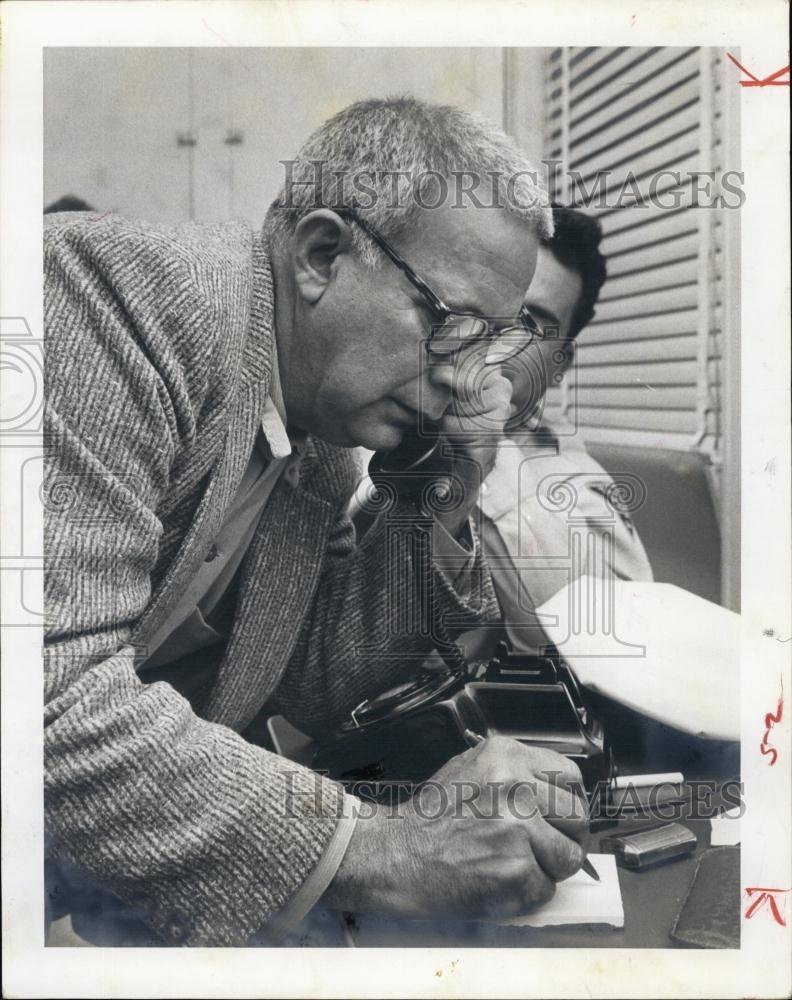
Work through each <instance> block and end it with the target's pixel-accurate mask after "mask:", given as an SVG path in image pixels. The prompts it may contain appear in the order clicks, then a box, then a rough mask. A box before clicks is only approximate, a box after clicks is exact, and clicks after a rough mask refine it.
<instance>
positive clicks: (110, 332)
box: [44, 214, 496, 946]
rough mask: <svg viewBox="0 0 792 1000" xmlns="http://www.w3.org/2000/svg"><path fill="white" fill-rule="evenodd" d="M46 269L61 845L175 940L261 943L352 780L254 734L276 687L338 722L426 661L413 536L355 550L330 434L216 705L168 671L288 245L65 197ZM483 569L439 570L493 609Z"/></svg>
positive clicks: (48, 665) (249, 401) (247, 580)
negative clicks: (419, 630)
mask: <svg viewBox="0 0 792 1000" xmlns="http://www.w3.org/2000/svg"><path fill="white" fill-rule="evenodd" d="M44 266H45V335H46V342H45V344H46V346H45V356H46V365H45V379H46V425H45V427H46V430H45V450H46V465H45V488H44V507H45V553H46V570H47V571H46V580H45V601H46V614H47V624H46V628H45V644H44V670H45V768H46V776H45V803H46V822H47V832H48V838H49V841H50V843H51V844H52V845H53V856H54V857H55V858H57V859H59V860H60V861H61V862H62V863H66V864H68V865H72V866H76V868H77V869H78V870H81V871H83V872H85V873H86V874H87V875H88V876H90V877H91V878H92V879H94V880H96V882H98V884H99V885H101V886H102V887H103V889H105V890H107V891H109V892H110V893H112V894H113V895H114V896H116V897H118V898H119V899H120V900H122V901H123V902H124V904H126V905H129V906H134V907H135V908H136V909H135V912H137V913H143V914H144V915H145V921H146V923H147V924H148V926H150V927H151V928H152V929H153V931H154V932H155V933H156V934H158V935H161V936H162V937H163V938H164V939H168V938H169V937H170V939H171V940H172V939H173V938H174V935H173V934H172V933H171V932H172V931H173V929H174V928H177V929H178V931H179V933H178V939H179V941H180V942H181V943H184V944H190V945H203V946H207V945H239V944H243V943H245V942H246V941H248V940H249V939H250V937H251V936H252V935H253V934H254V933H255V932H256V931H258V930H259V929H260V928H261V927H262V926H263V925H265V924H266V922H267V921H268V920H269V919H270V918H271V917H272V916H273V915H274V914H276V913H277V912H278V911H279V910H280V909H281V908H282V907H283V906H284V905H285V904H286V902H287V901H288V900H289V898H290V897H291V896H292V894H293V893H294V892H295V891H296V890H297V889H298V887H299V886H300V885H301V883H302V882H303V881H304V880H305V879H306V878H307V876H308V874H309V873H310V871H311V869H312V868H313V866H314V865H315V864H316V862H317V859H318V858H319V856H320V855H321V853H322V851H323V850H324V848H325V846H326V845H327V843H328V842H329V840H330V837H331V836H332V833H333V830H334V828H335V825H336V822H337V816H338V786H336V785H335V784H334V783H333V782H330V781H328V780H326V779H322V778H318V777H317V776H316V775H314V774H312V773H311V772H310V771H308V770H306V769H304V768H300V767H298V766H297V765H294V764H292V763H290V762H289V761H286V760H284V759H283V758H279V757H277V756H275V755H273V754H271V753H268V752H267V751H265V750H263V749H261V748H260V747H258V746H256V745H254V744H253V743H251V742H248V741H246V740H245V739H244V738H243V737H242V736H241V735H240V733H241V732H242V731H243V730H245V728H246V727H247V726H248V724H249V723H250V722H251V720H253V719H254V717H255V716H256V715H257V713H259V712H260V710H261V709H262V706H264V705H265V704H266V705H267V706H268V708H269V707H272V708H274V709H276V710H279V711H282V712H283V713H284V714H286V715H287V717H289V718H291V719H292V721H294V723H295V724H297V725H298V726H300V727H302V728H304V729H306V730H308V731H310V732H318V731H321V730H322V728H324V727H326V726H329V725H331V724H333V723H334V722H336V721H337V720H338V719H339V718H341V717H342V715H343V714H344V713H345V712H347V711H348V710H349V709H350V708H351V707H353V706H354V705H355V704H357V703H359V702H360V701H361V700H363V699H364V698H366V697H370V696H371V695H372V694H374V693H376V692H377V691H379V690H382V689H383V688H384V687H386V686H388V685H389V684H391V683H393V682H394V681H395V680H397V679H399V678H401V677H402V676H404V673H405V671H406V670H409V669H411V668H414V666H415V662H416V658H418V659H420V657H421V656H422V655H423V654H424V653H425V652H426V650H427V647H428V644H429V640H428V639H425V638H420V637H415V636H412V637H405V636H403V635H399V630H398V629H397V628H394V627H393V622H394V621H405V620H408V619H409V618H410V616H411V615H412V617H413V618H414V617H415V614H414V612H415V610H416V607H417V601H418V598H417V596H416V594H415V587H414V586H413V578H414V567H413V565H412V561H411V557H410V553H409V547H407V546H401V547H399V546H397V547H396V548H394V547H393V545H392V538H390V535H389V530H388V528H387V525H385V524H384V521H385V520H386V519H385V518H380V519H379V521H378V523H377V524H376V525H375V527H374V528H373V529H372V530H371V531H369V532H368V533H367V535H366V536H365V539H364V541H363V542H361V543H360V544H356V541H355V534H354V529H353V527H352V525H351V524H350V522H349V520H348V519H347V517H346V516H345V514H344V510H345V508H346V505H347V502H348V500H349V497H350V496H351V492H352V490H353V488H354V485H355V479H356V470H355V467H354V464H353V462H352V460H351V455H350V453H349V452H346V451H344V450H343V449H338V448H334V447H332V446H330V445H327V444H325V443H322V442H319V441H313V440H312V441H310V442H309V454H308V457H307V460H306V462H305V463H304V465H303V471H302V474H301V479H300V482H299V484H298V485H297V486H296V487H294V486H292V485H290V484H288V483H286V482H284V481H282V482H280V483H279V485H278V486H277V487H276V489H275V491H274V493H273V495H272V497H271V499H270V502H269V503H268V505H267V507H266V509H265V512H264V515H263V517H262V519H261V522H260V525H259V527H258V530H257V533H256V536H255V538H254V540H253V542H252V544H251V547H250V550H249V552H248V554H247V556H246V559H245V562H244V563H243V566H242V569H241V572H240V574H239V584H238V596H237V599H236V606H235V610H234V612H233V618H232V619H231V625H230V633H229V638H228V640H227V642H226V643H225V644H224V645H222V646H221V647H220V649H219V652H218V654H217V662H216V665H215V669H214V670H213V673H212V678H213V682H212V686H211V690H210V693H209V695H208V697H207V698H206V699H205V701H204V702H203V703H202V705H201V707H200V708H199V709H198V711H196V710H194V708H193V707H192V706H191V704H190V702H189V701H188V700H187V699H186V698H185V697H184V695H183V694H181V693H180V691H179V690H178V689H177V688H178V685H176V686H174V685H172V684H169V683H164V682H157V683H145V674H139V671H138V669H137V667H138V665H139V664H140V662H141V660H142V659H143V658H145V650H146V641H147V637H149V636H152V635H153V634H154V633H155V632H156V630H157V628H158V627H159V626H160V625H161V623H162V622H163V621H164V620H165V618H166V617H167V616H168V614H169V613H170V611H171V609H172V608H173V607H174V605H175V603H176V602H177V600H178V598H179V595H180V594H181V593H182V592H183V590H184V588H185V586H186V585H187V583H188V582H189V581H190V579H191V577H192V576H193V574H194V573H195V572H196V569H197V568H198V566H199V565H200V564H201V561H202V560H203V559H204V558H205V557H206V555H207V552H208V550H209V549H210V546H211V543H212V539H213V537H214V535H215V534H216V532H217V530H218V528H219V527H220V525H221V523H222V520H223V516H224V514H225V512H226V511H227V509H228V506H229V503H230V501H231V500H232V498H233V496H234V491H235V489H236V487H237V485H238V483H239V481H240V479H241V477H242V474H243V472H244V470H245V467H246V464H247V461H248V457H249V454H250V452H251V448H252V446H253V442H254V438H255V434H256V431H257V427H258V423H259V419H260V415H261V412H262V407H263V404H264V401H265V399H266V396H267V391H268V386H269V378H270V358H271V350H272V344H273V338H274V334H273V323H274V317H273V287H272V275H271V269H270V265H269V259H268V253H267V247H266V242H265V240H264V239H263V238H260V237H256V236H254V235H253V234H252V233H251V232H250V231H249V230H248V229H247V228H246V227H245V226H243V225H241V224H237V223H229V224H223V225H186V226H182V227H178V228H165V227H162V226H155V225H149V224H145V223H142V222H136V221H135V222H133V221H129V220H125V219H122V218H119V217H118V216H115V215H112V214H111V215H105V216H102V217H98V216H96V215H95V214H79V215H69V216H66V215H60V216H50V217H49V218H48V220H47V224H46V226H45V265H44ZM381 522H382V523H381ZM472 579H473V582H472V584H471V586H470V588H469V590H468V591H467V592H466V593H463V594H459V593H456V592H455V591H454V590H453V589H452V588H451V587H450V586H449V585H448V584H447V583H446V582H445V581H444V579H443V578H442V577H441V575H440V574H439V572H437V571H436V570H435V571H433V574H432V582H433V584H434V589H435V592H436V594H437V600H438V602H439V605H440V608H441V611H443V612H444V613H445V614H446V615H447V616H448V617H449V620H454V621H456V622H457V623H458V624H459V626H460V627H462V626H465V625H469V624H472V623H473V621H474V620H481V619H482V618H485V617H486V618H490V617H492V616H493V615H494V614H495V611H496V608H495V603H494V596H493V593H492V589H491V584H490V582H489V578H488V577H487V575H486V572H485V571H484V570H483V568H482V566H481V563H480V560H479V556H478V552H477V554H476V571H475V572H474V574H473V578H472ZM372 650H373V651H374V652H372ZM188 666H189V665H188ZM187 673H189V669H188V671H187Z"/></svg>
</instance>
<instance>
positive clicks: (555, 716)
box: [312, 426, 611, 801]
mask: <svg viewBox="0 0 792 1000" xmlns="http://www.w3.org/2000/svg"><path fill="white" fill-rule="evenodd" d="M444 451H445V448H444V442H443V440H442V438H441V437H440V436H439V432H438V430H437V428H436V426H432V427H430V428H429V430H428V434H427V433H424V435H422V436H418V435H414V436H409V437H407V438H405V440H403V441H402V443H401V444H400V445H399V447H398V448H396V449H394V450H393V451H391V452H378V453H376V454H375V455H374V456H373V457H372V459H371V462H370V464H369V476H370V478H371V481H372V483H373V485H374V487H375V488H376V490H377V492H378V493H384V494H385V495H386V496H390V497H394V496H395V495H396V494H398V496H399V497H400V498H402V499H408V500H412V501H415V502H418V501H420V499H421V497H422V496H423V500H424V502H428V503H430V504H431V503H432V498H434V502H435V503H437V502H438V498H440V502H445V501H450V502H451V503H453V497H454V490H455V488H456V490H457V493H456V495H457V496H458V495H459V493H458V490H459V483H458V481H457V480H455V479H454V477H453V474H452V473H451V466H450V463H449V460H448V458H447V457H446V455H445V454H444ZM455 483H456V486H455ZM427 491H431V492H430V493H427ZM427 497H428V501H427ZM443 498H445V500H444V499H443ZM419 551H420V552H421V559H428V558H430V556H429V551H428V545H427V546H426V547H425V548H423V549H422V550H421V549H419ZM418 561H419V562H420V561H421V560H418ZM426 565H428V564H424V566H423V567H422V566H420V565H419V567H418V571H419V572H421V571H423V569H424V568H425V567H426ZM430 613H431V614H432V615H433V623H432V624H433V635H434V639H435V646H436V649H437V652H438V653H439V655H440V657H441V658H442V661H443V664H444V669H443V670H442V671H438V670H436V669H434V670H429V669H422V670H420V671H419V672H418V673H417V674H416V675H415V676H414V677H412V678H411V679H410V680H408V681H406V682H405V683H403V684H399V685H397V686H396V687H393V688H391V689H390V690H387V691H385V692H383V693H382V694H380V695H379V696H378V697H376V698H372V699H371V700H370V701H365V702H363V703H362V704H361V705H358V706H357V708H355V709H354V710H353V711H352V712H351V713H350V717H349V718H348V719H347V720H346V721H345V722H344V723H342V725H341V726H340V728H339V729H337V730H336V732H335V733H334V734H332V735H331V736H330V737H329V738H328V739H327V740H326V741H325V742H323V743H322V745H321V746H320V747H319V749H318V750H317V752H316V754H315V756H314V759H313V762H312V767H313V768H314V769H315V770H318V771H322V772H324V773H327V774H329V775H330V776H331V777H332V778H335V779H336V780H338V781H341V782H342V783H343V784H344V785H345V786H346V787H347V788H348V789H349V790H350V791H352V792H354V793H355V794H356V795H358V796H360V797H363V798H369V799H373V800H375V801H394V800H401V799H404V798H409V797H410V795H411V794H412V793H413V791H414V790H415V786H416V785H418V784H420V783H421V782H424V781H426V780H427V779H428V778H430V777H431V776H432V775H433V774H434V773H435V772H436V771H437V770H439V768H440V767H442V766H443V764H445V763H446V762H447V761H448V760H450V758H451V757H453V756H455V755H456V754H459V753H461V752H462V751H463V750H465V749H467V748H468V747H469V746H470V741H469V739H468V738H466V731H467V732H468V733H471V732H472V733H474V734H481V735H484V736H492V735H504V736H509V737H512V738H513V739H516V740H519V741H520V742H521V743H525V744H526V745H529V746H537V747H544V748H547V749H551V750H555V751H556V752H558V753H561V754H564V755H565V756H567V757H569V758H570V759H572V760H573V761H575V763H576V764H577V765H578V767H579V768H580V770H581V772H582V774H583V779H584V782H585V784H586V786H587V788H589V789H591V788H593V787H595V786H596V784H597V783H598V782H599V781H601V780H604V779H606V778H608V777H609V775H610V769H611V768H610V764H609V760H610V757H611V755H610V753H609V752H606V747H605V738H604V733H603V728H602V725H601V724H600V722H599V721H598V720H597V719H595V718H593V717H592V715H591V712H590V710H589V709H588V708H587V706H586V705H585V703H584V701H583V698H582V696H581V693H580V689H579V688H578V684H577V681H576V679H575V676H574V674H573V673H572V670H571V668H570V667H569V665H568V664H567V663H565V662H564V660H563V658H562V657H561V656H560V655H559V654H558V652H557V651H556V650H555V649H554V647H552V646H549V647H548V648H549V650H550V652H548V653H547V654H546V655H541V656H534V655H528V654H522V653H517V652H513V651H510V650H509V648H508V647H507V645H506V643H505V642H503V643H500V645H499V646H498V648H497V649H496V652H495V655H494V657H493V658H492V659H491V660H490V661H489V662H488V663H485V662H478V663H476V662H473V663H468V662H467V661H466V660H465V658H464V657H463V655H462V653H461V651H460V650H459V648H458V647H457V645H456V644H455V643H454V642H453V641H452V640H451V639H450V638H449V636H448V633H447V631H446V628H445V623H444V622H443V621H442V620H440V616H439V615H438V614H437V613H436V611H435V609H434V608H431V610H430Z"/></svg>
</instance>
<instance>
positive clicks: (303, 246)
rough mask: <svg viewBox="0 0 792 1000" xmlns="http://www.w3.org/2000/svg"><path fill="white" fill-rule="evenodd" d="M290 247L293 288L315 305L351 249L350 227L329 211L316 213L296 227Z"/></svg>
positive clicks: (323, 209) (325, 209)
mask: <svg viewBox="0 0 792 1000" xmlns="http://www.w3.org/2000/svg"><path fill="white" fill-rule="evenodd" d="M292 247H293V258H292V260H293V266H294V282H295V285H296V286H297V290H298V292H299V294H300V295H301V296H302V298H303V299H304V300H305V301H306V302H309V303H311V304H314V303H316V302H318V301H319V299H320V298H321V297H322V295H324V293H325V291H326V289H327V287H328V286H329V284H330V283H331V282H332V280H333V278H334V276H335V273H336V271H337V268H338V260H339V257H340V256H341V255H342V254H347V253H349V252H350V251H351V249H352V237H351V234H350V232H349V226H348V225H347V224H346V223H345V222H344V220H343V219H342V218H341V217H340V216H339V215H336V213H335V212H331V211H330V209H328V208H320V209H317V210H316V211H315V212H310V213H309V214H308V215H306V216H304V217H303V218H302V219H300V221H299V222H298V223H297V228H296V229H295V231H294V237H293V243H292Z"/></svg>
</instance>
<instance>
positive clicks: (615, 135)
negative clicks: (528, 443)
mask: <svg viewBox="0 0 792 1000" xmlns="http://www.w3.org/2000/svg"><path fill="white" fill-rule="evenodd" d="M722 64H723V59H722V53H721V52H720V51H719V50H715V49H697V48H646V49H644V48H613V49H603V48H579V49H576V48H566V49H560V48H557V49H552V50H549V52H548V55H547V58H546V67H545V81H544V89H545V107H546V116H545V143H544V149H545V159H546V160H550V161H558V162H557V168H556V169H555V170H554V171H552V172H551V175H550V191H551V195H552V196H553V197H554V199H555V200H556V201H558V202H560V203H562V204H567V205H578V206H580V207H582V208H583V209H584V210H585V211H587V212H588V213H590V214H592V215H595V216H596V217H597V218H598V219H599V220H600V222H601V224H602V227H603V233H604V236H603V241H602V247H601V248H602V252H603V253H604V254H605V256H606V257H607V262H608V280H607V282H606V283H605V285H604V286H603V289H602V292H601V295H600V300H599V303H598V306H597V313H596V317H595V319H594V320H593V322H592V323H591V324H590V326H589V327H587V328H586V329H585V330H584V331H583V332H582V334H581V335H580V337H579V338H578V351H577V362H576V365H575V367H574V370H572V371H570V373H569V374H568V376H567V379H566V380H565V382H564V385H562V387H561V388H560V389H555V390H553V391H552V392H551V393H549V394H548V400H547V410H546V413H547V416H548V417H550V418H551V419H552V418H554V417H558V416H561V415H565V416H566V417H567V419H571V420H573V421H575V422H576V423H577V426H578V427H580V429H581V431H582V433H583V436H584V437H585V438H586V439H587V440H590V441H600V442H614V443H621V444H638V445H643V446H647V447H657V448H676V449H691V448H695V449H698V450H702V451H705V452H707V453H708V454H710V455H711V456H712V457H713V458H716V457H717V452H718V448H719V438H720V398H719V396H720V391H721V372H720V366H721V356H722V337H723V323H722V316H721V313H722V309H721V304H722V299H723V294H722V293H723V289H722V281H723V277H722V273H721V272H722V264H721V261H722V259H723V236H722V229H723V226H722V219H721V218H720V216H721V215H722V212H721V211H719V210H717V209H713V208H710V207H703V206H704V204H705V202H707V203H710V202H711V201H712V200H713V198H714V196H715V195H716V194H717V193H718V192H719V188H718V186H717V184H715V183H713V182H712V181H709V180H707V179H706V178H702V179H701V182H700V184H701V189H700V191H699V195H698V197H699V202H698V207H696V202H695V184H694V183H693V181H692V180H691V178H690V174H691V172H695V171H711V170H723V169H725V168H726V167H727V165H726V164H725V163H723V162H722V149H723V143H722V142H721V139H720V135H719V131H718V128H719V120H720V118H721V115H722V109H721V108H720V104H719V102H720V91H721V86H720V79H719V77H720V73H721V71H722ZM662 171H666V173H661V172H662ZM677 175H678V176H677ZM680 180H681V183H679V181H680ZM704 185H708V186H709V188H710V193H709V194H705V191H704V190H703V187H704ZM650 192H651V195H652V197H649V195H650ZM658 203H659V204H658ZM661 206H667V207H661Z"/></svg>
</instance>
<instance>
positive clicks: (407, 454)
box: [368, 422, 467, 674]
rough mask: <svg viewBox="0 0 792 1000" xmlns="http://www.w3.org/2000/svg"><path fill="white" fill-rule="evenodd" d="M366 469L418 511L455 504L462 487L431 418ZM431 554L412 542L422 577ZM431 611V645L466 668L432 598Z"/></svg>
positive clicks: (449, 662)
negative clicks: (413, 505) (419, 429)
mask: <svg viewBox="0 0 792 1000" xmlns="http://www.w3.org/2000/svg"><path fill="white" fill-rule="evenodd" d="M368 472H369V478H370V479H371V482H372V483H373V484H374V486H375V487H376V488H377V490H381V491H382V492H384V493H385V494H386V495H387V496H389V497H391V498H393V499H396V497H399V498H400V499H402V500H409V501H412V502H413V503H414V504H415V506H416V508H417V511H416V512H417V513H418V514H422V515H427V514H428V515H431V514H434V513H439V512H440V511H442V510H448V509H453V507H454V506H455V505H456V504H457V502H458V500H459V499H460V495H461V494H460V490H461V489H462V486H461V483H460V481H459V479H458V478H456V477H455V476H454V473H453V460H452V457H451V455H450V449H449V447H448V445H447V444H446V443H445V442H444V440H443V438H442V436H441V434H440V428H439V426H438V425H437V424H435V423H429V422H425V423H424V427H423V428H422V430H421V433H416V434H409V435H406V436H405V437H404V438H403V439H402V441H401V443H400V444H399V446H398V447H397V448H394V449H392V450H391V451H381V452H380V451H378V452H375V454H374V455H372V457H371V460H370V461H369V467H368ZM424 540H425V541H426V538H425V539H424ZM430 559H431V554H430V551H429V548H428V545H425V546H417V547H416V550H415V560H416V563H417V572H418V574H419V576H420V577H422V578H424V579H425V578H426V577H427V575H428V569H429V566H428V560H430ZM429 613H430V615H431V618H432V633H433V636H434V641H435V647H436V649H437V652H438V653H439V654H440V656H441V657H442V659H443V661H444V663H445V665H446V667H447V668H448V669H449V671H450V672H451V673H453V674H464V673H466V672H467V662H466V660H465V658H464V657H463V655H462V653H461V652H460V650H459V647H458V646H457V645H456V643H455V642H454V641H453V640H452V639H451V637H450V636H449V634H448V631H447V629H446V626H445V622H444V621H443V618H442V616H441V615H440V614H438V611H437V608H436V607H435V606H434V602H432V603H431V606H430V608H429Z"/></svg>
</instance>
